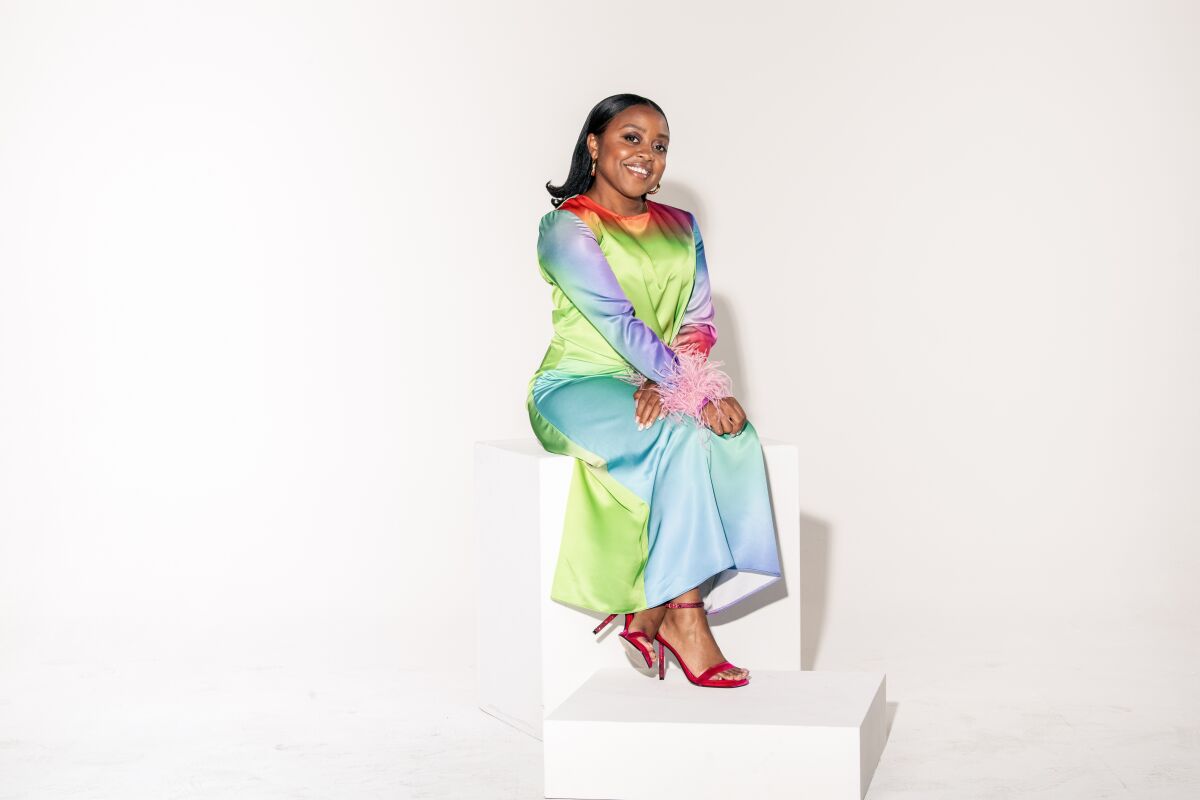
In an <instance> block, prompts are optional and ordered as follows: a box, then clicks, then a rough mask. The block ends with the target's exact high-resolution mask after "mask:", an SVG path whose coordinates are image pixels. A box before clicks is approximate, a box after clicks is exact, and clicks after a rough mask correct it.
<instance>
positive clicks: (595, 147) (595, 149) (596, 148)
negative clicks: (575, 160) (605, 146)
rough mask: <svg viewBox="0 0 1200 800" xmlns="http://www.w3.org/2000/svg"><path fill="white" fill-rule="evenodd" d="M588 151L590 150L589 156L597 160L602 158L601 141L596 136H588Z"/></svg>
mask: <svg viewBox="0 0 1200 800" xmlns="http://www.w3.org/2000/svg"><path fill="white" fill-rule="evenodd" d="M587 149H588V154H589V155H590V156H591V157H592V158H593V159H597V158H599V157H600V140H599V139H597V138H596V134H594V133H589V134H588V135H587Z"/></svg>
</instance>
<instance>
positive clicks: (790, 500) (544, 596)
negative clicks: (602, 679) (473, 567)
mask: <svg viewBox="0 0 1200 800" xmlns="http://www.w3.org/2000/svg"><path fill="white" fill-rule="evenodd" d="M760 440H761V442H762V445H763V454H764V456H765V460H766V468H767V478H768V481H769V484H770V492H771V500H772V504H773V507H774V511H775V526H776V531H777V533H778V538H779V546H780V557H779V561H780V564H781V567H782V571H783V578H784V579H783V580H782V581H780V582H777V583H776V584H774V585H773V586H771V587H768V588H767V589H764V590H762V591H760V592H758V593H757V594H755V595H752V596H750V597H748V598H746V599H745V600H743V601H742V602H740V603H738V604H737V605H736V606H734V607H733V608H731V609H729V610H728V611H725V612H722V613H718V614H714V615H712V616H710V617H709V624H710V625H711V626H712V629H713V633H714V635H715V636H716V639H717V642H718V643H719V644H720V646H721V651H722V652H723V653H724V654H725V656H726V657H727V658H728V659H729V660H730V661H732V662H733V663H735V664H737V665H739V666H745V667H746V668H747V669H751V670H754V671H755V674H757V672H758V670H772V669H775V670H798V669H800V586H799V579H800V503H799V496H798V492H799V451H798V449H797V448H796V446H795V445H791V444H785V443H783V442H777V441H774V440H771V439H760ZM573 465H574V459H572V458H570V457H568V456H561V455H556V454H552V453H547V452H546V451H545V450H544V449H543V448H542V446H541V444H540V443H538V441H537V440H536V439H534V438H533V437H532V436H531V437H529V438H527V439H514V440H504V441H493V442H478V443H476V445H475V524H476V538H477V548H478V549H477V564H478V568H479V574H478V584H477V585H478V587H479V634H478V645H479V660H478V667H479V673H478V674H479V685H478V690H479V703H480V708H482V709H483V710H484V711H486V712H488V713H489V714H492V715H494V716H496V717H497V718H499V719H501V720H504V721H505V722H508V723H509V724H511V725H513V726H515V727H516V728H518V729H520V730H522V731H525V732H526V733H529V734H530V735H532V736H534V737H537V738H541V735H542V734H541V729H542V719H543V716H544V714H545V712H546V711H547V710H550V709H553V708H554V707H556V706H557V705H558V704H559V703H561V702H562V701H563V700H564V699H566V697H567V696H568V695H569V694H570V693H571V692H573V691H574V690H575V689H577V688H578V687H579V686H580V685H581V684H582V683H583V682H584V681H585V680H587V679H588V678H589V677H590V676H591V675H592V673H593V672H595V671H596V670H597V669H600V668H604V667H623V668H624V669H625V670H627V671H631V672H632V668H631V663H632V662H631V660H630V658H629V657H628V656H627V655H626V653H627V647H626V645H625V644H624V643H623V642H622V641H621V640H620V639H618V638H617V637H616V635H615V633H616V631H617V630H619V629H620V628H619V626H620V624H621V622H622V620H623V618H622V617H617V619H616V620H614V621H613V623H612V624H611V625H610V626H609V627H608V628H607V629H605V631H604V632H603V633H601V634H600V635H593V634H592V628H594V627H596V625H597V624H599V623H600V621H601V620H602V619H604V616H605V615H604V614H600V613H595V612H591V611H586V610H582V609H579V608H576V607H574V606H569V605H566V604H563V603H559V602H556V601H554V600H551V599H550V586H551V582H552V579H553V577H554V567H555V564H556V563H557V559H558V548H559V544H560V542H561V540H562V530H563V520H564V517H565V515H566V507H567V490H568V488H569V486H570V480H571V470H572V467H573ZM522 636H523V637H527V638H523V639H518V637H522ZM637 663H638V664H640V666H641V669H642V670H643V671H645V670H646V667H645V664H644V662H641V661H638V662H637ZM633 674H634V677H640V675H639V674H638V673H636V672H634V673H633Z"/></svg>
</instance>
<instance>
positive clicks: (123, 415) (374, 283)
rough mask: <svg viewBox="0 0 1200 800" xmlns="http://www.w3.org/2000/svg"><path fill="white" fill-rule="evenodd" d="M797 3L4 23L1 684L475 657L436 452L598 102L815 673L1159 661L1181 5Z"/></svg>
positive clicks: (1189, 478) (467, 451) (455, 470)
mask: <svg viewBox="0 0 1200 800" xmlns="http://www.w3.org/2000/svg"><path fill="white" fill-rule="evenodd" d="M831 6H832V4H817V3H801V4H792V6H791V8H790V9H789V8H786V7H784V6H783V5H782V4H780V5H777V4H749V5H746V4H741V5H737V6H733V7H730V6H728V5H724V4H721V5H718V4H716V3H713V4H707V5H706V4H697V3H665V4H657V5H654V6H646V7H641V6H639V7H630V8H627V9H622V8H617V7H608V6H600V7H595V6H588V5H584V4H568V3H532V2H525V3H519V4H514V3H505V4H485V3H473V4H460V5H457V6H454V5H440V6H437V7H433V5H432V4H427V5H426V6H423V7H418V6H414V7H412V8H409V7H406V6H403V5H401V4H387V3H337V4H334V3H329V4H317V3H311V2H310V3H289V4H266V3H229V4H222V5H217V4H195V5H189V6H187V7H186V8H185V7H184V6H182V5H179V6H175V7H171V8H166V7H163V6H155V5H153V4H129V5H127V6H126V5H121V4H115V3H109V4H103V5H102V7H99V6H96V7H93V6H92V5H88V6H84V5H81V4H80V5H76V4H51V3H36V4H34V3H28V4H15V3H5V4H3V5H2V6H0V9H2V11H0V13H2V24H0V382H2V383H0V613H2V614H3V619H4V629H3V630H4V636H5V639H4V644H5V647H4V653H5V654H6V656H7V657H26V658H30V659H34V660H36V659H38V658H44V657H46V655H47V654H48V653H53V652H57V650H61V651H62V652H71V651H74V650H77V649H78V648H79V647H80V644H79V642H80V640H79V639H78V636H77V635H76V634H87V635H88V636H89V638H88V639H87V640H85V641H86V642H88V644H87V645H86V646H88V647H100V646H105V645H107V646H113V647H120V648H142V649H144V650H145V651H147V652H154V651H155V650H156V649H160V648H163V647H166V646H171V647H175V648H183V650H184V651H193V650H194V651H196V652H211V653H216V654H218V655H219V654H221V653H236V654H239V655H240V654H241V653H242V652H243V648H248V647H262V648H264V649H267V650H271V649H286V648H292V647H297V648H301V649H306V650H307V649H318V650H328V649H329V648H333V647H336V648H340V649H341V650H343V651H344V652H348V653H350V654H352V655H354V656H356V657H361V658H372V659H380V660H383V661H387V662H389V663H401V664H403V663H414V662H413V661H410V660H426V661H427V660H428V659H429V658H430V657H431V656H430V655H429V654H426V653H422V652H418V647H424V646H425V645H428V644H434V645H436V650H435V651H434V652H435V653H439V652H440V653H444V654H446V655H448V656H453V657H456V658H462V659H466V660H467V661H470V660H473V658H474V653H473V650H472V647H473V642H474V638H473V636H471V635H470V633H471V630H472V626H473V624H474V604H475V602H476V593H475V591H474V588H473V586H472V576H473V575H474V571H475V568H476V564H475V560H474V554H473V552H472V537H473V534H472V529H471V518H470V494H469V491H470V476H471V462H470V455H471V444H472V442H473V441H475V440H477V439H498V438H508V437H514V436H526V435H531V434H530V433H529V429H528V422H527V419H526V416H525V409H524V397H525V387H526V383H527V381H528V378H529V376H530V375H531V374H532V372H533V370H534V369H535V368H536V366H537V363H538V362H539V361H540V359H541V356H542V353H543V351H544V349H545V346H546V344H547V342H548V340H549V336H550V297H549V287H547V286H546V285H545V284H544V283H542V281H541V279H540V277H539V275H538V272H537V267H536V263H535V257H534V245H535V240H536V228H537V220H538V218H539V216H540V215H541V214H543V213H545V211H548V210H550V208H551V207H550V205H549V202H548V196H547V195H546V193H545V191H544V189H543V188H542V186H543V184H544V183H545V182H546V181H548V180H550V181H553V182H555V183H558V182H561V181H562V179H563V178H564V177H565V175H566V169H567V164H568V159H569V156H570V152H571V147H572V145H573V143H574V140H575V137H576V136H577V134H578V132H579V128H580V126H581V124H582V122H583V119H584V116H585V115H586V113H587V111H588V109H589V108H591V106H592V105H593V104H594V103H595V102H596V101H598V100H599V99H601V98H602V97H604V96H606V95H609V94H613V93H616V92H622V91H632V92H636V93H640V94H644V95H647V96H649V97H651V98H653V99H655V100H656V101H657V102H659V103H660V104H661V105H662V106H663V107H664V109H665V110H666V112H667V115H668V119H669V122H670V126H671V133H672V150H671V154H670V159H669V165H668V168H667V172H666V176H665V178H664V187H663V190H662V192H661V193H660V194H659V195H658V196H657V199H660V200H661V201H663V202H666V203H671V204H674V205H679V206H682V207H684V208H688V209H690V210H693V211H695V212H696V214H697V215H698V218H699V220H700V224H701V226H702V229H703V231H704V235H705V240H706V246H707V252H708V257H709V265H710V269H711V273H712V277H713V281H714V288H715V293H716V296H717V303H718V308H717V313H718V318H717V322H718V326H719V328H720V331H721V342H720V344H719V345H718V348H717V351H716V356H717V357H718V358H722V359H724V360H726V362H727V364H728V367H729V369H730V371H731V372H732V374H733V375H734V378H735V381H736V385H737V386H738V387H739V388H740V391H739V397H740V398H742V399H743V401H744V404H745V405H746V408H747V410H748V413H749V415H750V417H751V419H752V420H753V421H754V422H755V424H756V426H757V427H758V429H759V431H760V433H761V434H762V435H763V436H765V437H770V438H778V439H784V440H789V441H792V442H795V443H797V444H798V445H799V446H800V450H801V475H802V485H801V498H802V507H803V508H804V510H805V517H804V520H803V536H804V555H805V559H806V566H805V574H804V576H803V578H804V593H805V594H804V599H805V603H806V610H805V639H806V643H807V646H808V648H809V652H808V659H807V660H808V663H809V665H810V666H814V667H816V668H881V669H883V670H885V671H886V670H890V669H894V668H896V666H897V665H898V664H900V663H901V662H903V661H908V662H918V663H922V662H927V661H929V660H931V659H932V657H933V656H934V654H939V655H942V654H944V653H945V652H948V651H951V650H953V651H957V652H958V653H959V655H962V654H963V653H966V654H967V656H968V657H969V654H970V653H971V650H970V648H971V647H972V646H973V645H972V643H973V642H984V641H990V642H993V643H994V642H1001V643H1004V642H1009V641H1015V639H1014V637H1017V636H1024V635H1026V634H1032V635H1034V636H1036V637H1038V638H1039V640H1040V641H1042V643H1043V646H1045V647H1051V648H1054V651H1053V657H1054V658H1057V659H1062V658H1067V659H1070V658H1071V657H1072V655H1073V653H1075V651H1074V650H1073V647H1074V646H1075V643H1076V642H1077V639H1078V637H1077V636H1075V635H1074V634H1076V633H1078V632H1080V631H1088V632H1090V633H1089V634H1088V635H1089V636H1092V634H1093V633H1094V634H1096V635H1103V636H1105V637H1110V636H1111V637H1113V638H1112V641H1113V642H1114V645H1115V646H1118V647H1119V646H1120V642H1122V641H1127V640H1128V639H1129V637H1133V636H1135V635H1140V634H1139V633H1137V632H1139V631H1144V630H1146V629H1147V628H1153V629H1154V630H1161V631H1162V632H1163V633H1162V635H1161V638H1159V639H1154V638H1153V637H1151V638H1150V639H1148V640H1145V641H1146V645H1145V646H1147V647H1151V648H1153V647H1154V646H1156V643H1157V644H1162V645H1163V646H1164V647H1165V646H1167V645H1166V644H1165V643H1166V642H1169V641H1172V640H1173V639H1172V637H1174V636H1176V635H1177V634H1178V633H1179V632H1180V631H1184V630H1194V629H1193V628H1192V627H1190V626H1192V625H1193V622H1192V620H1193V619H1194V617H1195V615H1196V612H1197V610H1198V606H1200V589H1198V588H1197V584H1196V582H1195V579H1194V578H1195V575H1196V574H1197V568H1198V566H1200V565H1198V563H1197V562H1198V561H1200V535H1198V534H1200V493H1197V491H1196V488H1197V485H1198V481H1200V422H1198V419H1197V412H1196V409H1197V408H1200V268H1198V264H1200V253H1198V240H1197V235H1196V231H1197V222H1198V221H1200V220H1198V216H1200V189H1198V187H1200V157H1198V155H1197V154H1198V150H1197V148H1196V147H1195V142H1197V141H1200V57H1198V55H1197V53H1198V52H1200V51H1198V49H1197V46H1196V45H1197V43H1198V35H1197V34H1198V31H1200V9H1198V8H1197V7H1196V6H1195V5H1193V4H1186V3H1044V2H1041V3H1007V4H1003V5H999V4H991V5H983V4H978V5H975V6H974V7H968V6H967V5H966V4H961V3H951V2H925V3H907V4H863V5H850V4H838V8H836V9H835V8H831ZM484 600H485V601H486V602H493V603H503V602H504V598H502V597H499V598H485V599H484ZM520 629H521V621H520V620H516V619H514V620H513V633H514V635H516V634H518V633H519V632H520ZM581 630H582V629H581ZM68 632H70V633H72V635H71V636H68V635H67V633H68ZM242 634H245V636H244V637H243V636H242ZM1122 637H1124V638H1122ZM1139 641H1141V640H1139ZM964 648H965V649H964ZM730 655H733V654H730ZM1049 658H1050V656H1049V655H1047V657H1046V660H1049ZM1037 660H1038V661H1041V660H1042V659H1041V658H1039V659H1037ZM1042 666H1044V665H1042Z"/></svg>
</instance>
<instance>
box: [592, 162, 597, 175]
mask: <svg viewBox="0 0 1200 800" xmlns="http://www.w3.org/2000/svg"><path fill="white" fill-rule="evenodd" d="M592 174H593V175H595V174H596V159H594V158H593V159H592Z"/></svg>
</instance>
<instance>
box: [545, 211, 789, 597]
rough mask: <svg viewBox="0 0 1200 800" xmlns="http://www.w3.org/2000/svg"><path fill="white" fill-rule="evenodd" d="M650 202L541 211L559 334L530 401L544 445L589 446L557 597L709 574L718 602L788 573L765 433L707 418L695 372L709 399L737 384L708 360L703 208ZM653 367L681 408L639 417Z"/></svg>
mask: <svg viewBox="0 0 1200 800" xmlns="http://www.w3.org/2000/svg"><path fill="white" fill-rule="evenodd" d="M646 208H647V211H645V212H643V213H642V214H635V215H618V214H615V213H613V212H612V211H610V210H609V209H607V208H605V207H604V206H601V205H600V204H598V203H596V202H595V201H593V200H592V199H591V198H589V197H587V196H586V195H583V194H576V195H573V196H571V197H569V198H566V199H565V200H564V201H563V202H562V203H561V204H560V205H559V206H558V208H556V209H555V210H553V211H550V212H548V213H546V214H545V215H544V216H543V217H542V218H541V221H540V223H539V228H538V245H537V253H538V263H539V267H540V271H541V275H542V277H543V278H544V279H545V280H546V282H547V283H549V284H550V285H551V287H552V290H551V295H552V300H553V305H554V310H553V313H552V316H551V321H552V324H553V328H554V334H553V336H552V338H551V341H550V346H549V347H548V348H547V350H546V353H545V356H544V357H543V359H542V362H541V364H540V365H539V366H538V368H537V371H536V372H535V373H534V374H533V376H532V377H531V378H530V380H529V386H528V395H527V399H526V406H527V408H528V411H529V420H530V424H531V425H532V427H533V431H534V434H535V435H536V436H537V438H538V440H539V441H540V442H541V444H542V446H543V447H544V448H545V449H546V450H547V451H549V452H552V453H561V454H564V455H569V456H572V457H574V458H575V459H576V462H575V465H574V472H573V474H572V476H571V487H570V490H569V494H568V497H567V512H566V515H565V519H564V520H563V531H562V538H561V544H560V547H559V553H558V560H557V562H556V566H555V572H554V579H553V582H552V585H551V592H550V596H551V598H552V599H554V600H557V601H559V602H563V603H567V604H570V605H574V606H578V607H581V608H586V609H591V610H593V611H600V612H603V613H619V612H632V611H639V610H641V609H644V608H650V607H653V606H657V605H660V604H662V603H665V602H667V601H668V600H671V599H673V598H675V597H678V596H679V595H681V594H683V593H684V592H685V591H687V590H688V589H691V588H692V587H695V586H701V596H702V598H703V599H704V604H705V609H706V611H707V613H708V614H715V613H717V612H719V611H722V610H724V609H727V608H729V607H730V606H732V605H734V604H735V603H737V602H739V601H740V600H742V599H744V598H746V597H747V596H748V595H750V594H752V593H754V592H757V591H759V590H761V589H763V588H765V587H766V586H768V585H770V584H771V583H774V582H775V581H777V580H779V578H780V568H779V556H778V548H777V545H776V532H775V524H774V519H773V516H772V510H771V501H770V496H769V492H768V487H767V479H766V469H765V465H764V462H763V453H762V445H761V443H760V442H759V439H758V434H757V433H756V431H755V430H754V427H753V426H752V425H751V424H750V422H749V421H747V422H746V424H745V427H744V428H743V429H742V432H741V433H740V434H739V435H736V436H735V435H729V434H724V435H721V434H715V433H713V432H712V430H710V429H709V428H707V427H705V426H703V425H700V424H699V423H698V421H697V417H696V411H697V409H698V405H699V404H697V403H696V392H695V391H692V392H691V394H688V391H687V390H688V388H689V387H688V386H685V384H687V383H688V382H689V381H690V388H691V389H692V390H695V388H696V386H697V385H699V386H700V387H701V391H702V392H704V393H705V394H704V397H702V398H701V399H700V404H702V403H703V402H704V398H705V397H707V398H711V397H716V398H717V399H718V400H717V401H718V402H719V398H720V397H722V396H724V395H726V394H727V393H728V392H722V391H721V390H720V386H721V381H722V379H723V380H725V381H726V382H727V381H728V378H727V376H725V375H724V373H722V372H720V371H719V370H717V369H716V366H719V365H720V363H721V362H711V361H709V360H708V353H709V351H710V350H711V348H712V346H713V344H714V342H715V341H716V338H717V331H716V327H715V325H714V322H713V305H712V296H711V292H710V287H709V281H708V265H707V263H706V261H705V257H704V243H703V239H702V238H701V236H700V230H699V227H698V225H697V223H696V218H695V216H694V215H693V214H692V213H691V212H689V211H684V210H682V209H679V208H675V207H673V206H669V205H666V204H665V203H657V202H654V201H652V200H649V199H647V200H646ZM666 342H669V343H670V344H669V345H668V344H665V343H666ZM697 375H699V378H697ZM643 376H647V377H650V378H653V379H655V380H656V381H658V382H659V383H660V385H661V386H662V387H663V390H662V392H661V393H662V394H663V398H664V399H663V404H664V408H666V407H670V408H672V409H674V410H673V411H672V413H671V414H670V415H669V416H667V417H666V418H659V419H658V420H656V421H655V422H654V423H652V424H651V426H650V427H649V428H646V429H644V430H638V425H637V421H636V419H635V418H634V406H635V400H634V398H633V392H634V391H635V386H634V385H631V384H637V383H639V382H640V381H641V379H642V378H643ZM697 381H699V383H697ZM714 386H716V387H717V388H716V389H713V388H712V387H714ZM726 386H727V383H726ZM680 408H683V409H685V411H683V412H681V411H679V410H678V409H680ZM689 408H690V409H691V411H690V412H689V411H687V410H686V409H689Z"/></svg>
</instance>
